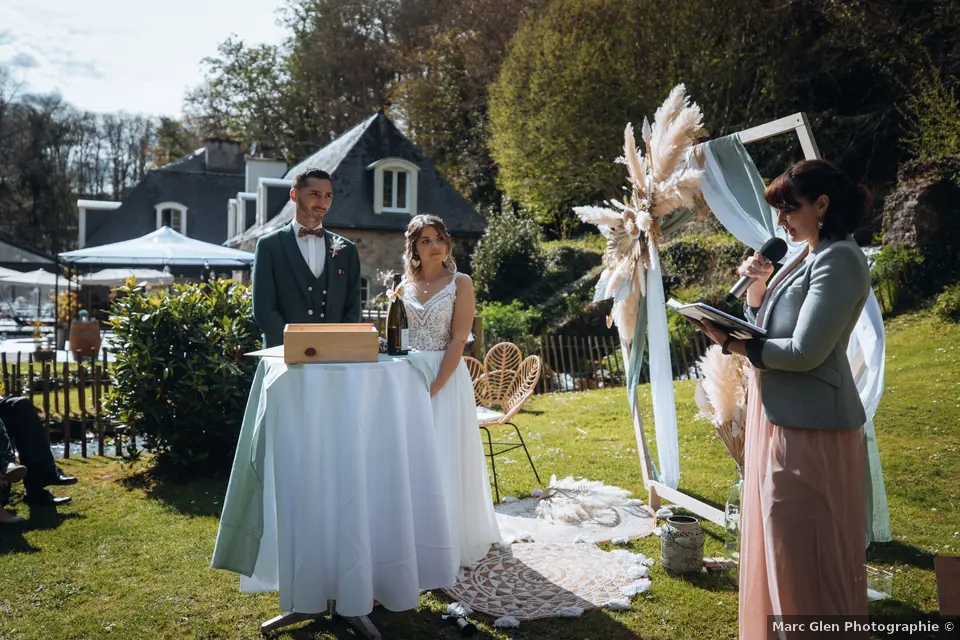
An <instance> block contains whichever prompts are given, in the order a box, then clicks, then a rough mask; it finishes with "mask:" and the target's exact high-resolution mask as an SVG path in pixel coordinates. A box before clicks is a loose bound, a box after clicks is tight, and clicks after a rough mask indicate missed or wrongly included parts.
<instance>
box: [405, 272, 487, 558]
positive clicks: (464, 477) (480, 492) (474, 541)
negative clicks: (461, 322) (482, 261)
mask: <svg viewBox="0 0 960 640" xmlns="http://www.w3.org/2000/svg"><path fill="white" fill-rule="evenodd" d="M460 277H462V276H461V275H460V274H459V273H458V274H456V275H455V276H454V278H453V280H452V281H451V282H450V284H448V285H447V286H446V287H444V288H443V289H441V290H440V291H438V292H437V293H436V294H434V296H433V297H432V298H430V299H429V300H427V301H426V303H424V304H420V302H419V301H418V300H417V288H416V285H415V284H412V283H409V282H404V284H405V285H407V286H404V287H403V301H404V306H405V307H406V310H407V322H408V324H409V328H410V347H411V348H412V349H416V350H417V351H420V352H422V353H423V355H424V357H425V359H426V361H427V364H429V366H430V368H431V370H432V372H433V375H434V376H436V374H437V371H439V370H440V363H441V361H442V360H443V356H444V350H445V349H446V348H447V343H449V342H450V331H451V325H452V322H453V304H454V301H455V300H456V297H457V279H458V278H460ZM432 402H433V423H434V428H435V429H436V433H437V444H438V447H437V450H438V452H439V454H440V461H441V465H442V469H441V479H442V481H443V483H444V485H445V486H447V487H449V488H450V489H452V490H451V491H447V492H446V495H447V496H448V498H447V515H448V518H449V520H450V534H451V535H450V537H451V539H452V540H453V543H454V544H455V545H457V546H458V547H459V549H458V550H459V555H460V565H461V566H471V565H473V564H476V563H477V562H479V561H480V560H482V559H483V558H485V557H486V555H487V552H488V551H489V550H490V545H491V544H494V543H497V542H500V541H501V536H500V528H499V527H498V526H497V517H496V514H495V513H494V511H493V499H492V498H491V495H490V476H489V475H488V474H487V462H486V459H485V458H484V455H483V445H482V443H481V441H480V427H479V424H478V422H477V410H476V403H475V401H474V397H473V384H472V382H471V380H470V373H469V372H468V371H467V365H466V364H465V363H464V362H463V360H461V361H460V364H459V365H458V366H457V369H456V371H455V372H454V373H453V375H452V376H450V379H449V380H447V383H446V384H445V385H444V386H443V388H442V389H440V391H438V392H437V394H436V395H435V396H434V397H433V398H432ZM454 556H455V557H456V553H455V554H454Z"/></svg>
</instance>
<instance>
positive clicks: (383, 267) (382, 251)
mask: <svg viewBox="0 0 960 640" xmlns="http://www.w3.org/2000/svg"><path fill="white" fill-rule="evenodd" d="M329 229H330V231H332V232H333V233H336V234H338V235H341V236H343V237H344V238H346V239H348V240H350V241H351V242H353V243H355V244H356V245H357V251H358V252H359V253H360V276H361V277H362V278H366V279H367V281H368V282H369V286H370V297H371V298H372V297H374V296H376V295H377V294H378V293H381V292H383V290H384V287H383V284H382V283H381V282H379V281H378V280H377V272H378V271H382V272H387V271H393V272H395V273H399V272H400V271H401V270H402V269H403V261H402V256H403V251H404V246H405V245H404V243H405V239H404V235H403V232H402V231H372V230H368V229H337V228H334V227H329ZM475 243H476V241H475V240H474V239H472V238H471V239H463V238H460V239H458V238H454V247H455V254H454V255H455V257H456V258H457V259H458V262H463V257H462V256H463V255H470V253H472V251H473V245H474V244H475ZM458 267H459V268H460V270H461V271H463V270H464V269H465V268H467V266H466V265H463V264H458Z"/></svg>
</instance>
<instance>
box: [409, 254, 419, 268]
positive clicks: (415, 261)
mask: <svg viewBox="0 0 960 640" xmlns="http://www.w3.org/2000/svg"><path fill="white" fill-rule="evenodd" d="M410 264H412V265H413V266H414V267H419V266H420V258H418V257H417V256H413V257H412V258H410Z"/></svg>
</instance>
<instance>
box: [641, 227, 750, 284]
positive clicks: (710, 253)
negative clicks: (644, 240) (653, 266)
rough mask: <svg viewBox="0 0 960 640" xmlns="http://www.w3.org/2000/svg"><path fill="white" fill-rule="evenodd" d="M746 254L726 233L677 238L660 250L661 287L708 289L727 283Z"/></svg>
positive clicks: (744, 248) (741, 246)
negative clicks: (661, 265) (697, 287)
mask: <svg viewBox="0 0 960 640" xmlns="http://www.w3.org/2000/svg"><path fill="white" fill-rule="evenodd" d="M748 253H749V250H748V249H747V247H745V246H744V245H743V244H741V243H740V242H738V241H737V240H736V238H734V237H733V236H732V235H730V234H727V233H711V234H704V233H691V234H687V235H684V236H680V237H679V238H677V239H675V240H672V241H671V242H668V243H666V244H665V245H663V247H661V249H660V257H661V260H662V263H663V272H664V285H665V286H666V288H667V289H674V288H677V287H688V286H690V285H698V286H700V287H704V288H708V289H710V288H713V287H715V286H718V285H720V284H721V283H727V282H728V281H729V280H730V279H731V278H733V276H734V274H735V273H736V269H737V267H738V266H739V265H740V263H741V262H742V261H743V259H744V257H745V256H746V255H747V254H748Z"/></svg>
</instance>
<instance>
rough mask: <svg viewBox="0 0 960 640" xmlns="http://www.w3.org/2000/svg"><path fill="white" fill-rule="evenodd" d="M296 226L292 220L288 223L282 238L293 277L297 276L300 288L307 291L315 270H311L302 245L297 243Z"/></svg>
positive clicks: (281, 235)
mask: <svg viewBox="0 0 960 640" xmlns="http://www.w3.org/2000/svg"><path fill="white" fill-rule="evenodd" d="M295 228H296V226H295V225H294V224H293V223H292V222H291V223H290V224H288V225H287V226H286V227H285V228H284V230H283V232H281V233H280V239H281V242H282V243H283V253H284V255H286V257H287V262H288V263H289V264H290V270H291V271H292V272H293V277H294V278H296V280H297V284H298V285H299V286H300V290H301V291H306V290H307V287H308V286H309V284H310V283H311V282H313V281H314V280H315V278H314V277H313V272H312V271H310V265H308V264H307V261H306V260H304V259H303V254H302V253H300V245H298V244H297V236H296V231H294V229H295Z"/></svg>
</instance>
